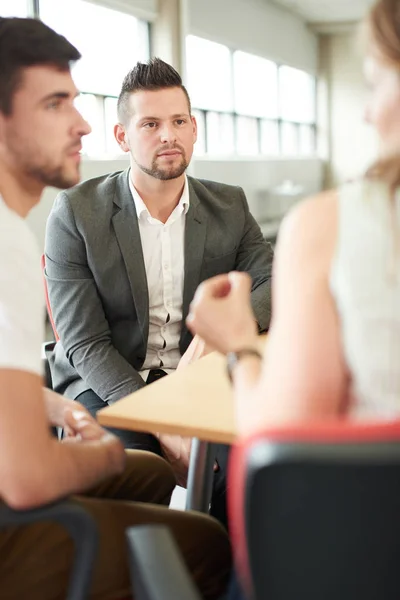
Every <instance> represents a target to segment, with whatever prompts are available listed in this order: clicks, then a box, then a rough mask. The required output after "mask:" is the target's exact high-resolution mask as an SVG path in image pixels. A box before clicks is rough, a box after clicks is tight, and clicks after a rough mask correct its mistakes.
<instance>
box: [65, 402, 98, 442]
mask: <svg viewBox="0 0 400 600" xmlns="http://www.w3.org/2000/svg"><path fill="white" fill-rule="evenodd" d="M73 402H74V404H77V406H76V407H75V406H74V407H71V406H66V407H65V410H64V437H63V441H69V442H70V441H77V442H78V441H98V440H101V439H102V438H103V437H104V435H105V434H106V433H107V432H106V431H105V430H104V429H103V428H102V427H101V426H100V425H99V424H98V422H97V421H96V420H95V419H94V418H93V417H92V416H91V415H90V414H89V413H88V411H87V410H86V409H85V408H84V407H83V406H82V405H81V404H79V403H78V402H75V401H73Z"/></svg>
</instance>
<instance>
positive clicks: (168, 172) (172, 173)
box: [135, 153, 189, 181]
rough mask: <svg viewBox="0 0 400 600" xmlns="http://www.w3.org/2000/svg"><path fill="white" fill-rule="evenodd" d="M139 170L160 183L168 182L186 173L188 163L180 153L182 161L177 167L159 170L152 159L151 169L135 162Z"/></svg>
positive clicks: (155, 161)
mask: <svg viewBox="0 0 400 600" xmlns="http://www.w3.org/2000/svg"><path fill="white" fill-rule="evenodd" d="M135 162H136V164H137V166H138V167H139V169H141V170H142V171H143V173H147V175H150V176H151V177H154V178H155V179H160V180H161V181H169V180H170V179H177V178H178V177H180V176H181V175H183V173H184V172H185V171H186V169H187V168H188V166H189V163H188V162H187V160H186V157H185V155H184V154H183V153H182V160H181V162H180V164H179V165H178V166H177V167H164V168H161V167H159V166H158V165H157V158H154V159H153V162H152V163H151V167H145V166H144V165H141V164H139V163H138V162H137V161H136V160H135Z"/></svg>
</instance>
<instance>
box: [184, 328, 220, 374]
mask: <svg viewBox="0 0 400 600" xmlns="http://www.w3.org/2000/svg"><path fill="white" fill-rule="evenodd" d="M212 351H213V348H211V347H210V346H208V345H207V344H206V343H205V341H204V340H203V339H201V337H200V336H198V335H195V336H194V338H193V339H192V341H191V342H190V344H189V346H188V348H187V350H186V352H185V353H184V355H183V356H182V358H181V360H180V361H179V364H178V366H177V368H176V370H177V371H179V370H180V369H183V368H184V367H187V366H188V365H190V364H191V363H192V362H194V361H196V360H198V359H199V358H202V357H203V356H206V355H207V354H209V353H210V352H212Z"/></svg>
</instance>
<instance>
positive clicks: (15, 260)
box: [0, 196, 45, 375]
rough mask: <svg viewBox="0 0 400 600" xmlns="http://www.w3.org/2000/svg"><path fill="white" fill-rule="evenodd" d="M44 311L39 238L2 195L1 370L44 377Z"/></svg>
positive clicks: (0, 206) (0, 236)
mask: <svg viewBox="0 0 400 600" xmlns="http://www.w3.org/2000/svg"><path fill="white" fill-rule="evenodd" d="M44 310H45V306H44V293H43V282H42V280H41V269H40V252H39V249H38V245H37V243H36V239H35V237H34V235H33V233H32V232H31V230H30V229H29V227H28V224H27V223H26V222H25V220H24V219H22V218H21V217H20V216H19V215H18V214H17V213H15V212H14V211H12V210H11V209H10V208H8V206H7V205H6V204H5V202H4V200H3V199H2V198H1V196H0V369H19V370H22V371H29V372H31V373H37V374H38V375H41V374H42V365H41V355H40V348H41V344H42V342H43V339H44V314H45V313H44Z"/></svg>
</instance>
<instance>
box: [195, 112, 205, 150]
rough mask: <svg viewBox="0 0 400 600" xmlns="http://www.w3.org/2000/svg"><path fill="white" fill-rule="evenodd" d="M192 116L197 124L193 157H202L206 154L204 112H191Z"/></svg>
mask: <svg viewBox="0 0 400 600" xmlns="http://www.w3.org/2000/svg"><path fill="white" fill-rule="evenodd" d="M192 115H193V116H194V117H195V119H196V123H197V142H196V143H195V145H194V154H195V156H203V155H204V154H205V153H206V125H205V117H204V112H203V111H202V110H193V111H192Z"/></svg>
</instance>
